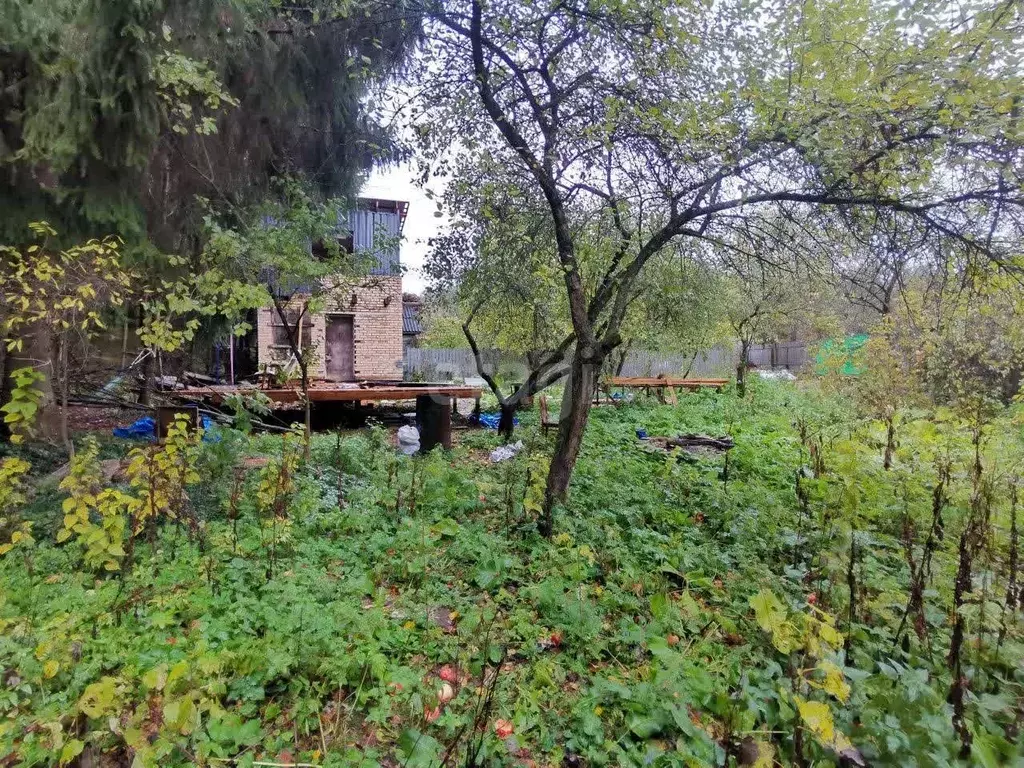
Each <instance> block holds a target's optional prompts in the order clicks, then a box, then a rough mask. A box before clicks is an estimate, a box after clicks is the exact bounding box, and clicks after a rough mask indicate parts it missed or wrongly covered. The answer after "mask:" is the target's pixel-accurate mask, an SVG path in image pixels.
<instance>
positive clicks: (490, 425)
mask: <svg viewBox="0 0 1024 768" xmlns="http://www.w3.org/2000/svg"><path fill="white" fill-rule="evenodd" d="M499 421H501V414H500V413H481V414H480V417H479V418H478V419H477V424H479V425H480V426H481V427H486V428H487V429H497V428H498V422H499ZM512 424H513V426H516V427H518V426H519V419H517V418H515V417H514V416H513V417H512Z"/></svg>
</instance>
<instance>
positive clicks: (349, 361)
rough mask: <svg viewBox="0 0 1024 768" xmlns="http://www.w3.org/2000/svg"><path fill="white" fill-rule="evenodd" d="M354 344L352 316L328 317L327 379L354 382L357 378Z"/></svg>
mask: <svg viewBox="0 0 1024 768" xmlns="http://www.w3.org/2000/svg"><path fill="white" fill-rule="evenodd" d="M353 347H354V345H353V343H352V316H351V315H328V316H327V355H326V357H325V360H324V361H325V362H326V364H327V378H328V379H330V380H331V381H352V380H354V379H355V377H356V373H355V356H354V354H353Z"/></svg>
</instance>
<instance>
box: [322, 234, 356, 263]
mask: <svg viewBox="0 0 1024 768" xmlns="http://www.w3.org/2000/svg"><path fill="white" fill-rule="evenodd" d="M338 250H339V251H340V253H339V255H341V256H344V255H346V254H352V253H355V250H356V244H355V233H354V232H346V233H345V234H344V235H342V236H341V237H339V238H338ZM312 252H313V258H315V259H319V260H320V261H326V260H327V259H329V258H330V257H331V254H330V253H329V252H328V251H327V246H326V245H325V244H324V241H323V240H317V241H316V242H315V243H313V248H312Z"/></svg>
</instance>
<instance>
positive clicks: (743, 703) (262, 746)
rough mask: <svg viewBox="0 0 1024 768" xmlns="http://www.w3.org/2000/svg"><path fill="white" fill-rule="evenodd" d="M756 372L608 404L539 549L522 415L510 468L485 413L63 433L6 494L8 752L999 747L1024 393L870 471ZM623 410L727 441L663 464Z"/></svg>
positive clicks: (835, 405) (477, 758) (789, 394)
mask: <svg viewBox="0 0 1024 768" xmlns="http://www.w3.org/2000/svg"><path fill="white" fill-rule="evenodd" d="M752 389H753V391H752V392H751V393H749V394H748V397H747V399H745V400H739V399H737V398H736V397H735V396H734V395H732V394H731V393H725V394H714V393H700V394H694V395H689V396H686V397H683V398H681V400H680V402H679V404H678V406H675V407H673V406H668V405H660V404H657V403H654V402H653V401H652V402H642V403H636V404H630V405H624V406H622V407H618V408H612V407H607V408H599V409H596V410H595V412H594V414H593V417H592V421H591V424H590V428H589V429H588V431H587V436H586V442H585V446H584V451H583V454H582V458H581V461H580V464H579V468H578V471H577V474H576V476H575V481H574V485H573V492H572V496H571V499H570V502H569V505H568V507H567V508H565V509H562V510H560V511H559V514H558V515H557V516H556V521H555V522H556V534H555V536H554V537H553V538H552V539H551V540H547V539H544V538H541V537H540V536H538V535H537V533H536V517H537V515H538V514H539V510H540V503H541V501H542V496H543V483H544V478H545V473H546V467H545V461H546V458H545V457H546V455H547V451H549V450H550V443H551V441H550V439H547V440H546V439H543V438H541V437H540V436H539V435H538V434H537V432H538V430H537V429H536V425H535V424H534V423H533V422H534V421H535V418H532V417H531V415H530V414H526V416H525V418H524V421H525V422H526V423H525V424H524V426H523V428H522V430H521V433H522V436H523V437H524V438H525V439H526V441H527V450H525V451H523V452H522V453H521V454H520V455H519V456H517V457H516V458H515V459H513V460H510V461H507V462H503V463H500V464H491V463H490V462H489V461H488V459H487V455H488V452H489V451H490V449H491V448H493V447H494V446H495V445H496V444H497V438H496V436H495V435H494V434H492V433H488V432H466V433H463V434H462V439H461V440H460V441H459V444H458V446H457V448H456V449H455V450H454V451H453V452H451V453H450V454H444V453H440V452H435V453H433V454H431V455H429V456H426V457H417V458H412V459H410V458H406V457H401V456H398V455H397V453H396V452H395V451H394V450H393V448H392V446H391V444H390V442H389V440H388V436H387V433H386V432H384V431H383V430H380V429H371V430H367V431H364V432H361V433H358V434H354V435H347V436H345V437H343V438H340V439H337V438H336V437H335V436H331V435H316V436H314V439H313V446H312V456H311V460H310V461H309V462H308V463H305V462H303V461H302V459H301V455H300V454H301V449H300V443H301V441H300V439H299V438H298V437H293V438H282V437H281V436H270V435H262V436H257V437H253V436H246V435H243V434H241V433H235V432H232V431H230V430H224V431H222V433H221V439H220V440H219V441H218V442H211V443H197V442H196V441H192V440H189V439H188V438H187V437H186V436H184V435H179V436H178V437H176V438H172V440H171V441H170V443H169V445H170V446H171V448H173V450H172V451H170V452H168V451H167V450H166V448H165V449H164V450H163V451H160V450H155V449H141V450H138V451H136V453H135V456H134V464H132V463H127V464H126V466H125V468H124V470H123V471H122V472H121V473H119V474H117V475H115V477H114V479H113V483H114V485H109V486H108V484H107V483H106V482H104V481H103V480H102V479H97V478H96V477H95V476H94V475H90V473H91V472H94V471H95V470H94V469H93V468H92V465H91V461H92V459H91V458H90V456H91V455H92V452H91V451H90V450H89V449H88V448H87V447H85V446H84V445H80V447H79V451H78V453H77V459H76V465H75V466H76V469H77V472H78V474H77V475H76V474H75V473H72V479H70V480H67V481H65V484H64V489H63V490H60V491H58V490H56V489H50V490H49V491H45V490H44V491H39V492H38V493H36V495H35V497H34V499H32V500H31V501H30V502H29V503H27V505H21V504H19V505H17V506H16V507H15V506H12V505H9V508H7V509H5V515H8V516H10V515H15V516H16V515H19V514H22V513H24V514H25V515H26V517H28V518H29V521H30V522H33V526H32V528H31V535H32V537H33V538H34V540H35V541H34V542H27V541H24V540H22V541H20V542H19V543H18V544H17V545H16V546H15V547H13V548H12V549H11V550H10V551H9V552H7V554H6V555H5V556H4V557H3V558H2V559H0V630H2V638H0V670H2V674H3V679H2V686H0V711H2V713H3V719H2V720H0V754H3V755H6V756H7V758H6V760H7V761H8V763H9V764H12V765H13V764H21V765H47V764H53V763H55V762H58V761H60V762H67V763H71V762H73V761H76V760H77V761H79V762H80V764H83V765H84V764H87V762H86V761H87V760H88V761H89V762H88V764H91V765H107V764H109V765H118V764H129V763H130V762H132V761H133V760H134V761H137V764H141V765H162V766H165V765H189V764H204V765H254V764H260V763H263V764H283V765H289V764H293V765H294V764H303V763H304V764H310V765H377V764H383V765H408V766H428V765H439V764H442V763H445V764H448V765H456V764H459V765H463V764H477V765H601V764H608V765H716V764H730V765H736V764H742V765H752V764H757V765H765V766H767V765H771V764H773V763H775V764H778V763H781V764H805V765H811V764H838V763H839V762H840V761H841V760H843V761H845V762H846V763H847V764H864V763H870V764H876V765H882V764H886V765H944V764H955V763H956V761H957V755H958V753H960V752H961V750H962V748H963V742H964V741H965V740H969V741H971V742H972V743H973V751H972V754H973V756H974V757H973V759H974V760H975V761H979V762H982V763H986V762H987V763H988V764H992V765H996V764H1012V763H1013V762H1014V761H1015V760H1018V759H1020V753H1019V747H1017V746H1016V744H1015V743H1014V742H1015V741H1016V735H1017V728H1018V724H1019V720H1020V717H1021V711H1022V708H1021V707H1022V705H1021V701H1022V699H1021V695H1022V688H1021V683H1022V681H1021V679H1020V678H1021V672H1020V666H1021V665H1020V662H1021V657H1022V655H1024V654H1022V647H1021V643H1020V641H1021V624H1020V597H1021V592H1020V587H1019V585H1018V584H1019V577H1018V576H1017V575H1016V568H1017V554H1016V535H1017V534H1016V523H1015V515H1016V501H1015V499H1016V483H1017V471H1018V468H1019V465H1020V459H1021V456H1022V448H1024V446H1022V444H1021V439H1020V425H1019V423H1017V422H1016V421H1014V416H1015V412H1014V411H1012V410H1011V411H1006V412H999V413H997V414H996V415H995V416H993V417H992V418H991V419H990V420H988V421H986V422H985V423H984V424H978V423H974V424H972V423H971V422H970V421H967V420H965V419H964V418H963V417H962V416H958V415H957V414H955V413H953V412H947V411H943V410H928V411H925V410H921V411H917V412H912V413H911V412H906V413H903V414H901V416H902V417H903V421H902V423H901V426H900V437H899V442H898V445H897V446H896V447H895V455H894V457H892V459H891V464H892V468H891V469H889V470H886V469H885V468H884V467H883V460H884V454H885V445H886V439H885V438H886V431H885V428H884V425H883V424H881V423H880V422H870V421H865V420H863V419H858V418H857V417H856V415H855V413H854V412H853V410H852V408H851V407H849V405H848V403H847V402H846V401H844V400H843V399H841V398H840V397H839V396H835V395H827V394H825V393H824V392H823V391H822V390H821V389H820V388H819V387H818V386H817V385H802V386H799V387H798V386H794V385H791V384H781V383H766V382H758V383H755V385H754V386H753V387H752ZM640 428H642V429H645V430H647V432H648V433H649V434H651V435H672V434H678V433H682V432H698V433H707V434H715V435H717V434H730V435H732V437H733V438H734V440H735V448H734V449H732V450H731V451H730V452H729V453H728V463H727V464H726V461H725V458H724V456H722V455H709V456H704V457H701V456H698V457H693V456H687V455H685V454H681V453H680V454H675V455H672V456H669V457H665V456H659V455H654V454H651V453H648V452H645V451H643V450H642V449H641V446H640V445H639V442H638V440H637V438H636V430H637V429H640ZM975 438H978V439H977V440H975ZM976 443H977V445H976ZM976 447H977V453H976V452H975V449H976ZM122 450H123V446H121V445H113V444H110V443H107V442H106V441H104V443H103V445H102V446H101V447H99V448H98V449H97V451H98V452H97V454H96V455H98V456H103V457H106V456H111V455H114V454H116V453H118V452H120V451H122ZM246 456H249V457H251V456H263V457H266V459H267V460H266V461H265V462H261V461H259V460H253V459H249V460H248V461H245V460H243V457H246ZM979 460H980V461H979ZM161 462H162V463H161ZM176 473H177V474H176ZM156 486H159V488H158V490H159V492H161V493H164V494H165V495H164V496H163V497H161V502H160V503H159V504H157V505H156V506H155V507H153V509H152V510H151V512H150V517H149V518H147V519H146V520H144V521H143V522H142V523H141V524H140V522H139V521H140V518H141V517H142V516H143V515H144V514H145V509H146V507H145V505H146V504H147V503H148V502H149V501H150V500H151V498H152V497H151V496H150V495H147V494H149V493H150V491H151V490H152V489H153V488H154V487H156ZM179 492H181V495H180V496H178V495H177V494H178V493H179ZM116 493H120V494H123V496H124V498H120V497H117V496H114V495H113V494H116ZM8 498H10V497H8ZM64 498H71V499H73V501H72V502H71V503H70V504H69V503H68V502H64V501H63V499H64ZM129 498H130V499H135V500H136V502H132V501H130V500H128V499H129ZM62 503H63V504H64V505H65V506H64V509H63V512H64V514H65V515H68V516H71V517H72V518H75V516H76V515H80V508H79V506H78V505H79V504H81V505H84V506H83V508H84V510H85V518H84V522H82V518H81V517H80V516H79V517H78V518H77V519H72V520H70V521H69V520H68V519H67V518H66V517H65V518H64V519H62V515H61V513H60V511H59V510H60V505H61V504H62ZM118 504H120V505H122V506H121V507H116V505H118ZM133 504H136V505H135V506H133ZM115 507H116V508H115ZM168 510H170V511H171V512H173V515H174V519H170V517H169V515H168ZM23 511H24V512H23ZM116 520H121V522H122V523H123V524H124V526H125V528H124V529H122V530H120V532H119V531H118V530H117V527H116V523H115V521H116ZM78 525H81V526H82V527H81V528H80V529H79V528H76V526H78ZM63 529H69V532H67V533H62V532H61V531H62V530H63ZM133 531H137V535H134V536H133V535H131V533H132V532H133ZM58 539H63V542H62V543H57V540H58ZM851 596H852V598H853V599H852V601H851ZM954 670H956V671H957V672H958V674H954ZM957 681H959V682H957ZM954 726H956V727H958V728H959V730H955V728H954Z"/></svg>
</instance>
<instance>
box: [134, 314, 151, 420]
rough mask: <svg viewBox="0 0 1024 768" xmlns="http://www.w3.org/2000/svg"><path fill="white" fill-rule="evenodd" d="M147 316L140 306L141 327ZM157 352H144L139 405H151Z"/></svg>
mask: <svg viewBox="0 0 1024 768" xmlns="http://www.w3.org/2000/svg"><path fill="white" fill-rule="evenodd" d="M144 321H145V317H144V316H143V310H142V306H141V305H140V306H139V327H140V328H141V327H142V324H143V322H144ZM154 354H155V353H154V352H153V351H152V350H149V352H148V353H147V354H144V356H143V358H142V370H141V371H140V376H141V377H142V378H141V381H140V382H139V394H138V398H137V399H138V401H139V405H149V404H150V402H149V401H150V397H149V393H150V391H151V390H152V385H153V355H154Z"/></svg>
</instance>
